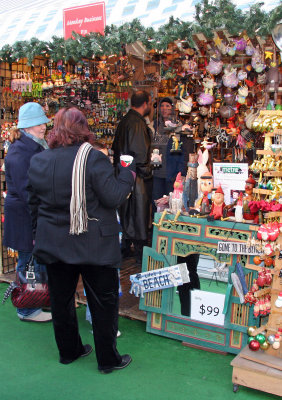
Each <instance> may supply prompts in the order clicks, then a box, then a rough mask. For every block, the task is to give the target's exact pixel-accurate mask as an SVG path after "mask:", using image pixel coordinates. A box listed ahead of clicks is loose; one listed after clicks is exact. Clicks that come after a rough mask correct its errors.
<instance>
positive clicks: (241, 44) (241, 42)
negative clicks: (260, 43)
mask: <svg viewBox="0 0 282 400" xmlns="http://www.w3.org/2000/svg"><path fill="white" fill-rule="evenodd" d="M235 46H236V50H237V51H244V50H245V48H246V46H247V42H246V40H245V39H243V38H241V39H236V40H235Z"/></svg>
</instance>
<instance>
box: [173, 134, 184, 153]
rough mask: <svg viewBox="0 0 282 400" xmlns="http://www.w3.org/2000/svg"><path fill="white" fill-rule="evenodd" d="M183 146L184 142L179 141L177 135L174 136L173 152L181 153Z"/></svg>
mask: <svg viewBox="0 0 282 400" xmlns="http://www.w3.org/2000/svg"><path fill="white" fill-rule="evenodd" d="M181 146H182V142H179V140H178V138H177V136H176V135H173V136H172V147H171V150H170V152H171V153H181V152H182V150H181Z"/></svg>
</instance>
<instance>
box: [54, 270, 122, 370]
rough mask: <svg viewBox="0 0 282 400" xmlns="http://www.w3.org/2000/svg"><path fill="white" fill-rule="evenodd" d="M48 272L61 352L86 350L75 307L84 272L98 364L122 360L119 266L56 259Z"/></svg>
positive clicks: (65, 355) (65, 354)
mask: <svg viewBox="0 0 282 400" xmlns="http://www.w3.org/2000/svg"><path fill="white" fill-rule="evenodd" d="M47 273H48V284H49V290H50V298H51V310H52V317H53V326H54V331H55V339H56V342H57V346H58V349H59V353H60V356H61V357H62V358H65V359H74V358H77V357H78V356H79V355H80V354H82V352H83V347H82V342H81V337H80V335H79V331H78V322H77V316H76V310H75V291H76V287H77V283H78V278H79V274H81V276H82V280H83V284H84V288H85V292H86V296H87V301H88V304H89V309H90V313H91V316H92V326H93V334H94V343H95V349H96V358H97V362H98V366H99V367H102V368H104V367H113V366H116V365H118V364H120V363H121V356H120V354H119V353H118V351H117V348H116V335H117V329H118V306H119V294H118V286H119V281H118V271H117V269H116V268H111V267H110V266H108V267H100V266H93V265H68V264H64V263H55V264H50V265H47Z"/></svg>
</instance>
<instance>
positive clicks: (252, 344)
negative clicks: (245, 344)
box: [249, 340, 260, 351]
mask: <svg viewBox="0 0 282 400" xmlns="http://www.w3.org/2000/svg"><path fill="white" fill-rule="evenodd" d="M259 348H260V343H259V341H257V340H252V341H251V342H250V343H249V349H250V350H252V351H258V350H259Z"/></svg>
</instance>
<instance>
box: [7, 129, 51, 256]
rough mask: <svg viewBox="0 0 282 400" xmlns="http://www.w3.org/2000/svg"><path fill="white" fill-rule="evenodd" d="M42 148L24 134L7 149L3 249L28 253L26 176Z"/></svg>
mask: <svg viewBox="0 0 282 400" xmlns="http://www.w3.org/2000/svg"><path fill="white" fill-rule="evenodd" d="M43 150H44V148H43V147H42V146H41V145H40V144H38V143H37V142H35V141H34V140H32V139H31V138H29V137H27V136H25V135H24V134H22V135H21V137H20V138H19V139H18V140H16V141H15V142H14V143H12V144H11V145H10V146H9V149H8V153H7V155H6V157H5V177H6V183H7V189H8V193H7V197H6V198H5V202H4V239H3V244H4V246H7V247H11V248H12V249H14V250H19V251H25V252H31V251H32V248H33V244H32V225H31V216H30V211H29V207H28V193H27V185H28V176H27V172H28V169H29V164H30V159H31V157H32V156H33V155H34V154H37V153H40V152H42V151H43Z"/></svg>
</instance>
